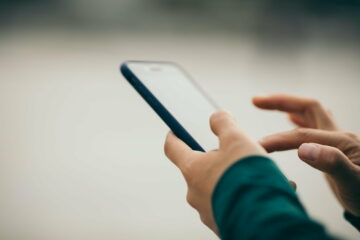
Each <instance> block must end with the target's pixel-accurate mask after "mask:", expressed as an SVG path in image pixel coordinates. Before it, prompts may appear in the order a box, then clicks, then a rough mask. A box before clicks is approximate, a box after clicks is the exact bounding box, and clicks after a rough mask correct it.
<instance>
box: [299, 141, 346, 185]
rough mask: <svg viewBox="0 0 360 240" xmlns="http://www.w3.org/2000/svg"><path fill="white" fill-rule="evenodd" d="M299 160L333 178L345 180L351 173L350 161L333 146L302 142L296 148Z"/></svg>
mask: <svg viewBox="0 0 360 240" xmlns="http://www.w3.org/2000/svg"><path fill="white" fill-rule="evenodd" d="M298 155H299V158H300V159H301V160H303V161H304V162H306V163H307V164H309V165H310V166H312V167H314V168H316V169H318V170H320V171H322V172H325V173H327V174H329V175H331V176H333V177H334V178H340V179H342V180H345V178H347V177H349V175H350V174H351V172H352V171H351V167H352V164H351V161H350V160H349V159H348V158H347V156H346V155H345V154H344V153H343V152H341V151H340V150H339V149H337V148H335V147H330V146H325V145H321V144H316V143H303V144H302V145H301V146H300V147H299V150H298Z"/></svg>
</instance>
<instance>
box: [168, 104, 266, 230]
mask: <svg viewBox="0 0 360 240" xmlns="http://www.w3.org/2000/svg"><path fill="white" fill-rule="evenodd" d="M210 126H211V129H212V131H213V132H214V134H216V135H217V136H218V138H219V149H216V150H213V151H210V152H206V153H204V152H198V151H193V150H192V149H190V147H188V146H187V145H186V144H185V143H184V142H182V141H181V140H180V139H179V138H177V137H176V136H175V135H174V134H173V133H171V132H170V133H169V134H168V135H167V138H166V141H165V146H164V150H165V154H166V156H167V157H168V158H169V159H170V160H171V161H172V162H173V163H174V164H175V165H176V166H177V167H178V168H179V169H180V171H181V172H182V174H183V176H184V178H185V181H186V183H187V185H188V193H187V201H188V203H189V204H190V205H191V206H192V207H194V208H195V209H196V210H197V211H198V212H199V214H200V218H201V221H202V222H203V223H204V224H205V225H207V226H208V227H209V228H210V229H211V230H213V231H214V232H215V233H217V227H216V223H215V220H214V217H213V212H212V207H211V196H212V193H213V190H214V188H215V185H216V183H217V181H218V180H219V178H220V176H221V175H222V174H223V173H224V171H225V170H226V169H227V168H228V167H229V166H230V165H231V164H232V163H234V162H235V161H237V160H239V159H240V158H243V157H246V156H249V155H265V154H266V151H265V150H264V149H263V148H262V147H261V146H260V145H259V144H258V143H257V142H255V141H253V140H251V139H250V138H249V137H248V136H247V135H246V134H245V133H244V132H242V131H241V130H240V128H239V127H238V126H237V124H236V122H235V120H234V118H233V117H232V116H231V115H230V114H229V113H227V112H225V111H219V112H216V113H214V114H213V115H212V116H211V118H210Z"/></svg>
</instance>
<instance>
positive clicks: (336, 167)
mask: <svg viewBox="0 0 360 240" xmlns="http://www.w3.org/2000/svg"><path fill="white" fill-rule="evenodd" d="M253 103H254V104H255V105H256V106H257V107H259V108H261V109H266V110H279V111H282V112H285V113H287V114H288V116H289V119H290V120H291V121H292V122H293V123H295V124H296V125H297V126H298V127H299V128H295V129H294V130H291V131H287V132H282V133H277V134H274V135H271V136H267V137H265V138H263V139H262V140H261V141H260V144H261V145H262V146H263V147H264V148H265V149H266V150H267V151H268V152H274V151H285V150H290V149H298V155H299V158H300V159H301V160H303V161H304V162H305V163H307V164H309V165H310V166H312V167H314V168H316V169H318V170H320V171H322V172H323V173H324V174H325V177H326V179H327V181H328V183H329V185H330V187H331V189H332V191H333V193H334V195H335V196H336V198H337V200H338V201H339V203H340V204H341V205H342V206H343V208H344V209H345V210H347V211H348V212H350V213H351V214H353V215H355V216H360V139H359V138H358V137H357V136H356V135H355V134H353V133H349V132H344V131H341V130H340V128H339V127H338V126H337V124H336V123H335V121H334V119H333V117H332V114H331V113H330V112H329V111H327V110H326V109H325V108H324V107H323V106H322V105H321V104H320V103H319V102H318V101H316V100H314V99H310V98H301V97H294V96H290V95H284V94H276V95H271V96H267V97H254V98H253Z"/></svg>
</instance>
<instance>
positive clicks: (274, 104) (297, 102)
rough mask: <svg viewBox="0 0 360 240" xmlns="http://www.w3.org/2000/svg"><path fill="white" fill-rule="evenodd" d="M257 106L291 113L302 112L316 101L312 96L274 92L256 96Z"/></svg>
mask: <svg viewBox="0 0 360 240" xmlns="http://www.w3.org/2000/svg"><path fill="white" fill-rule="evenodd" d="M253 103H254V104H255V106H257V107H259V108H262V109H267V110H280V111H284V112H289V113H302V112H304V111H305V109H306V108H308V107H309V106H312V105H314V104H315V103H316V101H315V100H313V99H311V98H303V97H295V96H291V95H287V94H274V95H270V96H267V97H260V96H258V97H254V98H253Z"/></svg>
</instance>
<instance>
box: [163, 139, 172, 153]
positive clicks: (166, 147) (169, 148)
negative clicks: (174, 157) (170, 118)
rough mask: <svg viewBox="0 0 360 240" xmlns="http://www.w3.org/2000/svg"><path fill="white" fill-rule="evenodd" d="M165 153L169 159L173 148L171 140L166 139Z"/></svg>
mask: <svg viewBox="0 0 360 240" xmlns="http://www.w3.org/2000/svg"><path fill="white" fill-rule="evenodd" d="M164 153H165V155H166V156H167V157H169V156H170V153H171V147H170V141H169V138H166V140H165V144H164Z"/></svg>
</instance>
